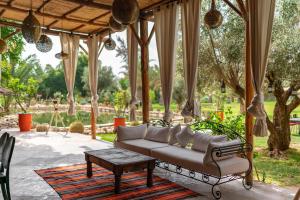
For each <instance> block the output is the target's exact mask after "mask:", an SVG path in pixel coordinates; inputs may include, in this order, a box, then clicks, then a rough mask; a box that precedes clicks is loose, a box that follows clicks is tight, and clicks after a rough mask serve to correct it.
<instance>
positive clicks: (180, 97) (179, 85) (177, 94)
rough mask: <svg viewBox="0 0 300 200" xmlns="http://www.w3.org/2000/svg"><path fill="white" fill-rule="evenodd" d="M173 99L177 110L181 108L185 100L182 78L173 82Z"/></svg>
mask: <svg viewBox="0 0 300 200" xmlns="http://www.w3.org/2000/svg"><path fill="white" fill-rule="evenodd" d="M173 100H174V101H175V102H176V104H177V108H178V110H181V108H182V104H183V103H184V101H185V90H184V81H183V80H182V79H179V80H177V81H176V82H175V84H174V88H173Z"/></svg>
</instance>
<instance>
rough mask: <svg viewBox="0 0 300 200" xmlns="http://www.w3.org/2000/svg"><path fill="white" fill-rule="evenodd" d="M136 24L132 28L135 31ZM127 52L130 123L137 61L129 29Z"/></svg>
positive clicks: (132, 37) (133, 114) (136, 51)
mask: <svg viewBox="0 0 300 200" xmlns="http://www.w3.org/2000/svg"><path fill="white" fill-rule="evenodd" d="M137 25H138V24H137V23H135V25H134V27H135V30H137ZM127 51H128V74H129V84H130V93H131V100H130V121H135V120H136V115H135V111H136V104H137V99H136V80H137V61H138V41H137V39H136V38H135V35H134V33H133V31H132V30H131V29H130V27H128V28H127Z"/></svg>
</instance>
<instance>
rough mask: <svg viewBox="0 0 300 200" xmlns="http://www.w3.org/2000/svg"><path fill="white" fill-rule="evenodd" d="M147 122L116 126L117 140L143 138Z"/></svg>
mask: <svg viewBox="0 0 300 200" xmlns="http://www.w3.org/2000/svg"><path fill="white" fill-rule="evenodd" d="M146 131H147V124H142V125H139V126H131V127H126V126H118V128H117V141H123V140H136V139H143V138H144V137H145V135H146Z"/></svg>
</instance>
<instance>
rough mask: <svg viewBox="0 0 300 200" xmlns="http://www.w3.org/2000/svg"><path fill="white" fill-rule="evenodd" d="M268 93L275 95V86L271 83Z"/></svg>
mask: <svg viewBox="0 0 300 200" xmlns="http://www.w3.org/2000/svg"><path fill="white" fill-rule="evenodd" d="M268 93H269V94H272V93H273V85H272V83H269V85H268Z"/></svg>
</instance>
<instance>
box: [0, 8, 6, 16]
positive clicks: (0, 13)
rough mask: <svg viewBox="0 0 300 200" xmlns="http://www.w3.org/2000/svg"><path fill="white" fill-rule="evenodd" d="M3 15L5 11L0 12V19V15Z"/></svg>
mask: <svg viewBox="0 0 300 200" xmlns="http://www.w3.org/2000/svg"><path fill="white" fill-rule="evenodd" d="M4 13H5V9H3V10H1V12H0V17H2V15H3V14H4Z"/></svg>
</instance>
